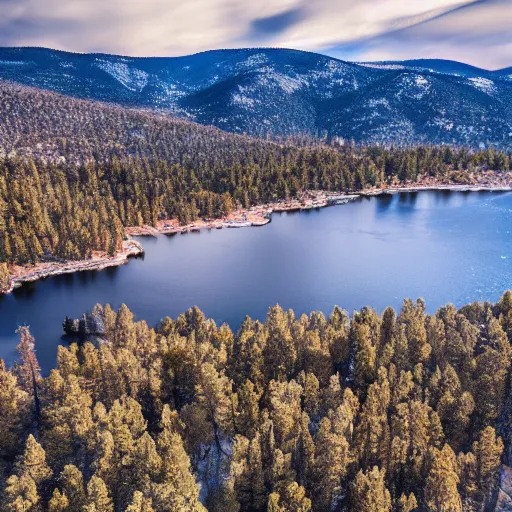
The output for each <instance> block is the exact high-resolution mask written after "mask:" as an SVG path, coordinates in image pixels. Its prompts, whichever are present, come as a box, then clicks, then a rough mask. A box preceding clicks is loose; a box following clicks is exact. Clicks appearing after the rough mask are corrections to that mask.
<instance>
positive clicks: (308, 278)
mask: <svg viewBox="0 0 512 512" xmlns="http://www.w3.org/2000/svg"><path fill="white" fill-rule="evenodd" d="M511 232H512V193H509V192H507V193H502V192H492V193H491V192H466V193H464V192H445V191H443V192H439V191H436V192H433V191H429V192H427V191H423V192H418V193H402V194H395V195H385V196H379V197H374V198H369V199H366V198H365V199H360V200H357V201H355V202H353V203H350V204H347V205H343V206H337V207H332V208H324V209H321V210H313V211H309V212H300V213H292V214H291V213H288V214H274V215H273V218H272V222H271V223H270V224H269V225H267V226H265V227H261V228H250V229H249V228H245V229H244V228H242V229H223V230H212V231H204V232H201V233H200V234H194V233H190V234H187V235H176V236H174V237H166V236H161V237H158V238H141V239H140V241H141V242H142V244H143V245H144V247H145V249H146V255H145V257H144V258H143V259H142V258H141V259H136V260H132V261H130V263H129V264H128V265H124V266H121V267H118V268H112V269H106V270H103V271H99V272H81V273H77V274H70V275H64V276H57V277H53V278H49V279H46V280H43V281H39V282H36V283H30V284H26V285H24V286H23V287H21V288H20V289H18V290H16V291H15V292H14V293H12V294H10V295H8V296H3V297H0V357H1V358H4V359H6V360H7V361H8V362H11V361H12V359H13V356H14V353H15V346H16V344H17V342H18V340H17V336H16V334H15V330H16V328H17V326H19V325H22V324H28V325H30V327H31V330H32V333H33V334H34V336H35V337H36V341H37V353H38V358H39V361H40V363H41V365H42V367H43V368H44V369H45V371H48V370H49V368H51V367H52V366H53V365H54V362H55V354H56V347H57V344H58V343H61V342H62V340H61V335H62V327H61V324H62V320H63V318H64V317H65V316H66V315H68V316H71V317H74V318H76V317H78V316H80V315H81V314H82V313H83V312H84V311H86V310H90V309H91V308H92V306H93V305H94V304H95V303H97V302H99V303H102V304H106V303H110V304H111V305H113V306H114V307H118V306H119V305H120V304H122V303H123V302H124V303H126V304H127V305H128V306H129V308H130V309H131V310H132V311H133V312H134V313H135V314H136V318H138V319H145V320H147V321H148V323H149V324H150V325H155V324H156V323H157V322H158V320H159V319H160V318H162V317H163V316H165V315H169V316H172V317H175V316H177V315H178V314H180V313H182V312H183V311H185V310H186V309H187V308H188V307H190V306H193V305H197V306H199V307H200V308H201V309H202V310H203V311H204V313H205V314H206V315H207V316H208V317H212V318H214V319H215V321H216V322H218V323H221V322H228V323H229V324H230V325H231V327H232V328H233V329H236V328H237V327H238V325H239V324H240V322H241V321H242V320H243V318H244V316H245V315H246V314H248V315H250V316H251V317H253V318H258V319H262V320H263V319H264V318H265V314H266V311H267V309H268V307H269V306H271V305H274V304H276V303H279V304H280V305H281V306H283V307H284V308H293V309H294V310H295V311H296V313H297V314H300V313H306V312H308V313H309V312H310V311H312V310H322V311H324V312H325V313H326V314H328V313H329V312H330V311H331V310H332V308H333V306H334V305H335V304H337V305H339V306H341V307H343V308H345V309H347V310H348V311H349V312H352V311H353V310H354V309H359V308H361V307H362V306H365V305H369V306H372V307H374V308H376V309H377V310H378V311H382V309H384V308H385V307H386V306H389V305H391V306H394V307H396V308H399V307H400V304H401V302H402V300H403V298H404V297H411V298H413V299H416V298H417V297H422V298H424V299H425V300H426V302H427V308H428V310H429V312H434V311H435V310H436V309H437V308H438V307H439V306H441V305H443V304H446V303H447V302H452V303H454V304H456V305H457V306H460V305H463V304H466V303H468V302H472V301H475V300H492V301H495V300H497V299H498V298H499V297H500V296H501V294H502V293H503V291H504V290H506V289H508V288H512V237H511Z"/></svg>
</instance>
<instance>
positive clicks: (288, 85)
mask: <svg viewBox="0 0 512 512" xmlns="http://www.w3.org/2000/svg"><path fill="white" fill-rule="evenodd" d="M262 71H264V72H263V73H261V74H260V75H259V77H258V83H259V84H260V85H263V86H268V85H271V84H272V85H275V84H277V85H278V86H279V87H280V88H281V89H282V90H283V91H284V92H286V93H287V94H293V93H294V92H295V91H297V90H298V89H300V88H301V87H302V86H303V85H306V84H307V79H304V78H301V77H297V78H293V77H291V76H286V75H283V74H282V73H278V72H277V71H274V70H273V69H265V70H262Z"/></svg>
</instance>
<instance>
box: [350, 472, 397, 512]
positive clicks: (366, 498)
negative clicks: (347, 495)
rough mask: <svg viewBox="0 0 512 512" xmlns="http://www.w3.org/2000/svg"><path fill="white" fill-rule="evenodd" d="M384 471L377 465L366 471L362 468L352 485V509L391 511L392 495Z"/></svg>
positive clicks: (357, 511) (362, 511)
mask: <svg viewBox="0 0 512 512" xmlns="http://www.w3.org/2000/svg"><path fill="white" fill-rule="evenodd" d="M384 476H385V475H384V471H380V470H379V468H378V467H377V466H374V467H373V469H372V470H371V471H370V470H369V471H368V472H366V473H364V472H363V471H362V470H360V471H359V472H358V473H357V475H356V477H355V478H354V481H353V482H352V486H351V510H353V511H354V512H374V511H376V510H379V511H381V512H391V496H390V494H389V491H388V490H387V488H386V484H385V479H384Z"/></svg>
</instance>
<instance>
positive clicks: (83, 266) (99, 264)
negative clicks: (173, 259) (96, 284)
mask: <svg viewBox="0 0 512 512" xmlns="http://www.w3.org/2000/svg"><path fill="white" fill-rule="evenodd" d="M142 254H144V248H143V247H142V245H141V244H140V243H139V242H137V241H136V240H131V239H129V240H126V241H125V242H123V249H122V250H121V251H120V252H118V253H117V254H116V255H115V256H106V255H95V256H93V258H91V259H90V260H79V261H66V262H63V263H60V262H51V263H50V262H48V263H38V264H37V265H35V266H33V267H15V270H14V272H13V273H11V276H10V284H9V287H8V288H7V289H6V290H3V293H5V294H7V293H10V292H12V291H13V290H14V289H15V288H18V287H20V286H21V285H22V284H23V283H27V282H31V281H37V280H39V279H44V278H46V277H50V276H57V275H61V274H71V273H74V272H82V271H85V270H103V269H104V268H107V267H116V266H119V265H124V264H125V263H127V262H128V259H129V258H133V257H137V256H140V255H142Z"/></svg>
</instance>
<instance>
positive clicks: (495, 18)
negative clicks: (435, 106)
mask: <svg viewBox="0 0 512 512" xmlns="http://www.w3.org/2000/svg"><path fill="white" fill-rule="evenodd" d="M0 11H1V14H2V15H1V16H0V45H3V46H18V45H29V46H49V47H53V48H59V49H64V50H72V51H82V52H87V51H104V52H110V53H119V54H125V55H126V54H129V55H183V54H188V53H193V52H197V51H203V50H208V49H212V48H232V47H241V46H282V47H291V48H299V49H306V50H313V51H320V52H327V53H330V54H332V55H336V56H338V57H341V58H352V59H357V60H369V59H391V58H413V57H443V58H453V59H460V60H464V61H467V62H470V63H474V64H479V65H484V64H485V65H486V66H487V67H497V66H501V65H505V64H507V65H510V64H512V62H511V61H512V57H510V56H511V55H512V52H510V49H511V47H510V45H511V44H512V38H511V36H509V35H508V32H509V31H510V30H509V28H508V27H510V26H511V22H512V19H511V18H512V0H465V1H464V0H423V1H422V2H417V1H411V0H358V1H357V2H354V1H353V0H314V2H313V1H312V0H262V1H260V2H243V1H242V0H187V1H186V2H183V1H182V0H180V1H178V0H144V1H143V0H74V1H72V2H70V1H67V0H0ZM490 51H491V52H492V53H493V54H492V55H491V54H489V52H490ZM507 59H509V60H507Z"/></svg>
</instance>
